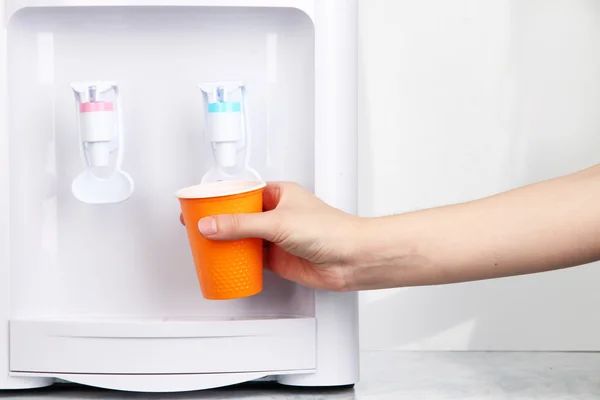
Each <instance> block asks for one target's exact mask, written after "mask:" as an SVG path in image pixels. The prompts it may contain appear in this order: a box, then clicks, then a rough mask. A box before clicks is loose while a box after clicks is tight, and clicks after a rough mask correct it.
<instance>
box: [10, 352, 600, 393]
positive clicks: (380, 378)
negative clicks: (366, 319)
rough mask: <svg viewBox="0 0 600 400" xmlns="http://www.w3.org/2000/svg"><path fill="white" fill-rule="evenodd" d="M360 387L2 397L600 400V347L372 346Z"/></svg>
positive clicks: (70, 389)
mask: <svg viewBox="0 0 600 400" xmlns="http://www.w3.org/2000/svg"><path fill="white" fill-rule="evenodd" d="M361 370H362V371H361V374H362V377H361V382H360V383H359V384H357V385H356V387H355V388H354V389H345V390H308V389H291V388H285V387H281V386H277V385H274V384H260V385H259V384H250V385H241V386H236V387H232V388H227V389H221V390H211V391H203V392H195V393H181V394H137V393H120V392H110V391H104V390H97V389H89V388H83V387H77V386H63V385H56V386H54V387H51V388H47V389H43V390H36V391H24V392H11V393H4V394H0V399H7V398H15V399H20V400H29V399H31V400H33V399H46V400H50V399H56V400H58V399H181V400H184V399H185V400H187V399H203V400H217V399H242V400H244V399H245V400H254V399H264V400H267V399H269V400H271V399H294V400H302V399H306V400H317V399H332V400H342V399H344V400H346V399H348V400H349V399H369V400H377V399H398V400H402V399H410V400H419V399H427V400H436V399H461V400H470V399H478V400H481V399H511V400H512V399H544V400H554V399H557V400H558V399H560V400H570V399H577V400H587V399H600V354H597V353H427V352H409V353H404V352H367V353H363V355H362V363H361Z"/></svg>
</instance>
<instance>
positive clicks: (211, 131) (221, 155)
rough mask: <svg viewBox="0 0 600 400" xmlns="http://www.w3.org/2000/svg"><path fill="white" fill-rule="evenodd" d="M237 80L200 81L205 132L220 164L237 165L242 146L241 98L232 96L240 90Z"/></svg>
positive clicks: (220, 165) (240, 85)
mask: <svg viewBox="0 0 600 400" xmlns="http://www.w3.org/2000/svg"><path fill="white" fill-rule="evenodd" d="M242 87H243V85H242V84H241V83H239V82H227V83H208V84H204V85H201V86H200V88H201V89H202V91H203V92H204V95H205V98H206V100H207V103H208V104H207V106H208V135H209V138H210V139H209V140H210V141H211V143H212V146H213V149H214V154H215V160H216V163H217V165H218V166H219V167H221V168H231V167H235V166H236V165H237V153H238V151H239V150H240V149H243V147H244V138H245V134H244V118H243V114H242V102H241V99H239V100H231V97H233V94H234V93H235V92H237V91H241V90H242Z"/></svg>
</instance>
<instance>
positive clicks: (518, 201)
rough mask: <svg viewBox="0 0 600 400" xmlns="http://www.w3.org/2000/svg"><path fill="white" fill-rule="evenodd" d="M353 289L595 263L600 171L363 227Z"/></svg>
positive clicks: (599, 248)
mask: <svg viewBox="0 0 600 400" xmlns="http://www.w3.org/2000/svg"><path fill="white" fill-rule="evenodd" d="M365 224H366V225H365V229H364V231H365V233H366V235H365V236H364V238H363V245H361V248H362V249H363V250H364V251H362V252H361V254H360V255H359V256H358V257H357V267H356V268H354V269H353V272H352V278H351V281H352V282H353V284H354V285H355V286H357V288H360V289H371V288H383V287H396V286H414V285H433V284H444V283H455V282H464V281H472V280H480V279H490V278H498V277H505V276H512V275H521V274H529V273H536V272H541V271H548V270H554V269H560V268H567V267H571V266H576V265H582V264H586V263H589V262H592V261H596V260H599V259H600V166H596V167H593V168H590V169H587V170H585V171H582V172H579V173H576V174H573V175H569V176H566V177H561V178H557V179H554V180H550V181H546V182H541V183H538V184H535V185H530V186H526V187H523V188H519V189H515V190H512V191H509V192H506V193H502V194H499V195H496V196H492V197H488V198H485V199H481V200H477V201H473V202H469V203H464V204H458V205H453V206H447V207H439V208H434V209H430V210H424V211H419V212H414V213H408V214H403V215H398V216H392V217H384V218H376V219H369V220H367V221H366V222H365Z"/></svg>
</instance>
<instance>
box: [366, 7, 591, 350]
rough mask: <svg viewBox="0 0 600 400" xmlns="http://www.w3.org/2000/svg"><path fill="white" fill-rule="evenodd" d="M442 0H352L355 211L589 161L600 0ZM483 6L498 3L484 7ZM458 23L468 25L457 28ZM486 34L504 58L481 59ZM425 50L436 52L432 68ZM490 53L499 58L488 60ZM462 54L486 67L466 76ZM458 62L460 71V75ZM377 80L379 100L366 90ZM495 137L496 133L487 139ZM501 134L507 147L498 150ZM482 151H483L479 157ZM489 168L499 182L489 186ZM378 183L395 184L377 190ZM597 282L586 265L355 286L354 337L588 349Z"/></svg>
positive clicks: (566, 169)
mask: <svg viewBox="0 0 600 400" xmlns="http://www.w3.org/2000/svg"><path fill="white" fill-rule="evenodd" d="M443 3H444V2H443V1H442V0H427V1H425V2H419V3H418V4H417V3H416V2H410V1H408V0H401V1H396V0H371V1H369V2H368V3H367V2H366V1H364V0H363V1H362V3H361V4H362V8H363V10H362V14H363V15H367V17H363V18H364V20H366V21H365V22H368V23H369V24H368V25H367V26H363V27H362V28H363V29H366V32H365V35H364V38H363V39H362V42H364V43H362V46H363V48H362V50H361V51H362V59H361V63H362V65H361V73H362V78H363V84H362V86H361V87H362V93H361V99H362V100H361V101H363V103H364V104H363V107H361V109H365V108H366V109H367V110H368V111H367V113H366V114H367V115H365V116H362V117H361V118H363V120H362V122H361V124H360V126H361V134H362V138H363V143H364V145H363V146H362V148H361V152H362V158H361V162H362V165H361V167H362V170H363V175H364V176H363V177H362V181H363V182H364V183H363V182H361V184H363V185H364V186H361V188H362V189H363V190H362V191H361V192H362V196H363V198H361V199H360V200H361V210H360V211H361V215H363V216H371V215H381V214H388V213H390V210H392V211H391V212H403V211H402V210H401V208H402V209H403V210H406V209H415V208H422V207H429V206H431V204H432V203H436V202H438V203H448V202H454V201H457V200H456V199H472V198H476V197H477V196H479V195H481V193H483V192H485V191H494V190H497V189H498V190H502V189H501V188H502V187H503V186H504V187H518V186H521V185H524V184H528V183H533V182H536V181H539V180H543V179H548V178H552V177H554V176H558V175H562V174H567V173H570V172H573V171H576V170H579V169H582V168H585V167H588V166H590V165H594V164H597V163H600V134H599V133H598V131H599V128H600V113H598V110H599V109H600V52H599V51H598V48H600V2H598V1H592V0H552V1H548V0H494V1H493V2H486V3H485V5H483V3H478V2H473V1H467V0H457V1H456V2H452V9H450V8H448V6H447V5H446V6H445V5H444V4H445V3H444V4H443ZM438 6H439V7H438ZM376 7H378V8H376ZM461 7H462V8H461ZM489 7H492V8H493V7H496V8H498V10H499V11H502V12H503V13H498V15H495V14H494V13H493V12H490V11H489V10H488V11H486V9H487V8H489ZM382 10H384V11H382ZM411 13H412V14H411ZM500 14H502V15H500ZM407 15H410V16H411V17H410V18H413V19H416V20H417V21H418V23H416V22H415V23H411V21H410V20H409V19H407V18H408V17H407ZM379 19H385V22H383V21H379ZM447 19H454V21H452V22H447V21H446V20H447ZM478 19H479V21H478V22H477V23H474V22H473V21H477V20H478ZM377 21H379V22H381V23H380V24H379V25H378V26H376V27H375V26H374V25H376V22H377ZM432 21H434V22H432ZM363 23H364V22H363ZM468 24H471V28H464V27H465V26H467V25H468ZM429 28H431V29H429ZM461 29H462V30H461ZM469 29H470V31H469ZM459 30H460V33H457V31H459ZM480 30H481V31H482V32H480V33H481V35H478V33H477V32H479V31H480ZM484 31H485V32H484ZM391 35H396V36H397V37H398V38H397V40H396V45H397V46H396V47H395V49H396V50H395V51H394V52H395V53H400V54H399V55H398V54H394V52H390V48H387V49H386V50H385V51H384V50H383V49H382V50H375V49H374V48H372V47H368V46H371V45H373V46H374V43H376V42H378V41H381V39H382V37H384V36H385V37H386V38H387V40H389V38H390V36H391ZM380 36H381V37H380ZM466 42H468V43H466ZM365 43H366V44H365ZM465 43H466V44H465ZM489 46H497V48H498V51H502V52H504V53H505V54H504V56H503V57H504V58H502V57H499V58H498V59H496V58H493V59H492V60H491V62H490V61H489V60H487V61H486V60H484V58H485V57H488V56H489V57H491V56H490V52H489ZM465 48H467V50H468V51H466V50H465ZM477 51H480V53H476V52H477ZM473 52H475V53H473ZM471 53H473V55H472V56H469V54H471ZM431 54H434V56H431ZM424 60H425V61H427V60H429V61H431V60H434V61H439V63H437V64H435V65H434V67H432V66H431V64H432V63H431V62H429V63H426V62H424ZM502 61H506V65H503V66H500V67H499V66H498V65H497V63H498V62H502ZM461 63H462V64H461ZM383 64H385V66H382V65H383ZM411 64H413V65H411ZM451 64H452V65H451ZM455 64H461V65H458V67H457V66H456V65H455ZM473 65H475V66H478V68H480V69H485V68H487V69H489V71H487V72H484V73H480V74H479V75H478V74H477V71H476V70H477V68H475V67H474V66H473ZM461 68H462V69H463V70H465V69H466V70H469V68H471V69H472V71H471V72H473V73H472V74H471V73H460V70H461ZM374 71H376V72H377V73H375V74H374V73H373V72H374ZM457 71H459V72H457ZM459 73H460V75H459ZM403 74H408V75H410V76H409V77H406V78H403V76H404V75H403ZM488 78H489V79H488ZM457 79H459V80H460V86H462V87H464V89H463V90H462V91H460V90H457V85H456V80H457ZM431 80H434V81H435V82H436V83H435V85H432V84H431V83H430V81H431ZM365 82H366V83H365ZM390 82H391V83H390ZM499 82H500V83H499ZM384 84H388V85H387V86H385V91H387V96H388V97H386V98H385V99H384V98H383V97H382V96H383V94H385V93H384V92H383V91H378V90H379V89H377V87H381V86H382V85H384ZM494 85H496V86H494ZM507 85H508V86H511V88H508V89H506V86H507ZM390 92H391V94H390ZM465 93H468V96H465ZM507 93H508V94H507ZM444 96H445V97H444ZM440 97H444V99H442V100H440ZM467 97H468V98H467ZM391 98H393V100H390V99H391ZM379 102H385V103H386V104H390V103H393V104H395V107H396V110H395V112H394V113H391V112H387V114H384V113H382V112H380V111H379V110H378V107H379V106H378V104H379ZM445 106H446V107H445ZM423 107H428V109H427V110H426V112H425V111H423ZM445 108H450V109H451V110H452V112H447V110H446V109H445ZM469 114H472V117H468V115H469ZM389 115H392V116H389ZM415 115H416V116H417V117H415ZM424 115H427V116H428V118H424V117H423V116H424ZM456 115H459V116H460V118H458V119H455V117H456ZM482 115H483V117H482ZM494 117H495V118H497V119H496V120H494ZM385 118H388V119H385ZM477 118H479V120H477ZM382 119H385V121H383V122H382V121H381V120H382ZM405 120H406V121H409V122H404V121H405ZM474 120H477V121H476V122H473V121H474ZM431 121H435V123H431ZM382 130H389V131H390V132H382ZM469 130H470V131H469ZM367 132H368V136H367ZM502 135H505V137H506V139H505V142H502V141H501V140H500V139H498V138H499V137H501V136H502ZM448 137H451V138H453V139H452V140H453V141H454V142H456V143H453V141H449V140H448ZM406 138H409V139H410V140H409V139H406ZM367 139H368V140H367ZM486 143H487V144H486ZM502 143H505V144H506V147H503V148H501V149H500V148H498V146H499V144H502ZM494 148H495V150H494ZM388 149H391V150H389V151H388ZM486 149H490V150H489V154H490V157H488V158H486V157H482V156H480V155H481V152H483V151H485V150H486ZM392 150H393V151H392ZM446 154H451V155H452V157H451V158H444V157H446ZM376 156H377V157H376ZM385 157H387V158H385ZM448 157H449V156H448ZM407 160H411V161H407ZM415 160H416V161H418V162H420V164H418V163H417V162H414V161H415ZM432 164H435V165H433V166H432ZM458 164H461V166H460V167H458V166H457V165H458ZM407 171H408V172H407ZM366 176H369V177H370V178H369V179H367V178H366ZM382 177H383V178H382ZM380 178H381V179H380ZM384 178H385V179H384ZM477 179H479V182H480V183H479V184H477V183H476V182H477ZM490 179H494V180H496V179H497V180H498V181H500V183H498V184H496V186H494V183H490ZM374 181H375V182H374ZM386 182H387V184H386ZM389 182H393V185H395V186H397V187H396V188H390V187H389ZM398 188H399V189H398ZM597 282H600V269H599V268H598V265H596V264H592V265H589V266H583V267H578V268H573V269H569V270H564V271H556V272H552V273H545V274H537V275H530V276H523V277H514V278H506V279H500V280H492V281H484V282H475V283H466V284H458V285H448V286H438V287H428V288H407V289H397V290H387V291H378V292H367V293H363V294H362V297H361V339H362V346H363V348H365V349H423V350H573V351H577V350H582V351H584V350H600V314H598V312H597V304H600V291H599V290H598V285H597Z"/></svg>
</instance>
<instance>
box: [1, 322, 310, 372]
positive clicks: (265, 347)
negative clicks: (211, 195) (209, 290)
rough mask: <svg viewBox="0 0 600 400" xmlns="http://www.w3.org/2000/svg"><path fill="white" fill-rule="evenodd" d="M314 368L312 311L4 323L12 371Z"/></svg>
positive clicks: (243, 370) (210, 370) (265, 369)
mask: <svg viewBox="0 0 600 400" xmlns="http://www.w3.org/2000/svg"><path fill="white" fill-rule="evenodd" d="M314 368H316V320H315V318H311V317H251V316H247V317H246V316H242V317H222V316H219V317H217V316H215V317H214V318H212V317H205V316H202V317H189V318H188V317H169V318H147V319H126V318H118V319H115V318H98V319H95V318H94V319H36V320H33V319H31V320H13V321H11V322H10V369H11V371H13V372H31V373H65V374H69V373H71V374H76V373H86V374H105V373H110V374H186V373H192V374H193V373H196V374H197V373H229V372H259V371H290V370H308V369H314Z"/></svg>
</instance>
